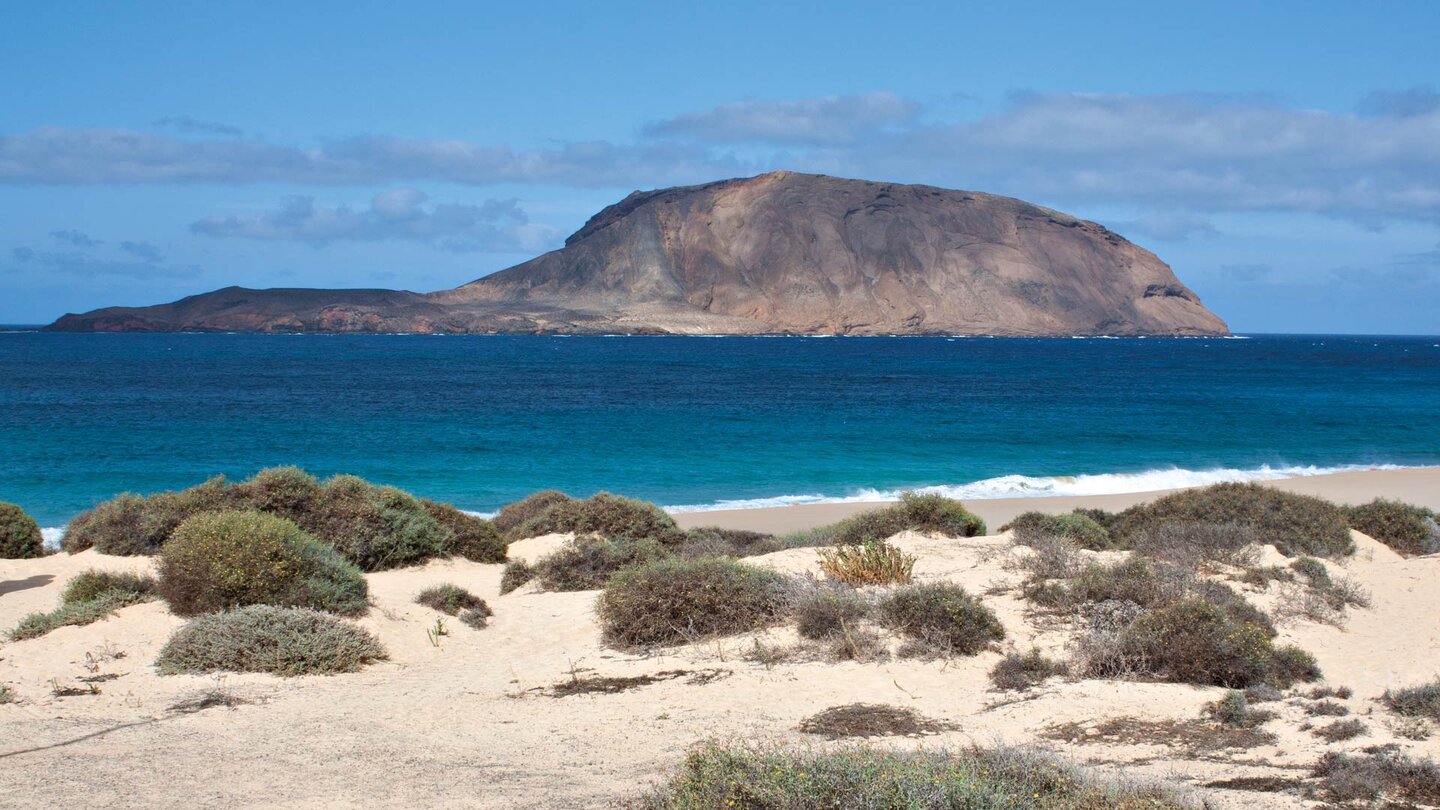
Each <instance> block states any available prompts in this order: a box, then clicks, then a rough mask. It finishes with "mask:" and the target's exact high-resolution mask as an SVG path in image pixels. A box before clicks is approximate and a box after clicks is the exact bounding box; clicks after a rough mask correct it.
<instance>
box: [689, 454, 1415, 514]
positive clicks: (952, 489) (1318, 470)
mask: <svg viewBox="0 0 1440 810" xmlns="http://www.w3.org/2000/svg"><path fill="white" fill-rule="evenodd" d="M1399 469H1403V467H1401V466H1400V465H1397V464H1347V465H1342V466H1336V467H1317V466H1314V465H1305V466H1282V467H1271V466H1269V465H1266V466H1263V467H1257V468H1254V469H1248V470H1241V469H1236V468H1232V467H1219V468H1216V469H1211V470H1183V469H1180V468H1178V467H1172V468H1170V469H1164V470H1147V471H1145V472H1138V473H1101V474H1096V475H1061V476H1048V477H1035V476H1029V475H1002V476H999V477H998V478H986V479H984V480H982V481H974V482H971V483H969V484H945V485H940V486H930V487H914V488H913V489H910V490H904V489H884V490H882V489H871V488H866V489H858V490H855V491H853V492H851V493H850V494H847V495H838V496H836V495H822V494H818V493H816V494H808V495H777V496H775V497H772V498H750V499H741V500H725V501H716V502H714V503H707V504H681V505H679V506H667V507H665V510H666V511H668V512H713V511H716V510H720V509H766V508H770V507H776V506H795V505H797V504H815V503H867V502H875V501H898V500H899V499H900V494H901V493H902V492H906V491H913V492H924V493H936V494H940V495H944V496H945V497H947V498H960V499H965V500H985V499H988V498H1043V497H1049V496H1067V495H1068V496H1082V495H1118V494H1124V493H1132V492H1155V491H1158V490H1166V489H1180V488H1183V487H1202V486H1209V485H1211V484H1223V483H1232V482H1243V481H1275V480H1278V479H1281V478H1305V477H1308V476H1312V475H1329V474H1331V473H1340V472H1355V471H1360V470H1399Z"/></svg>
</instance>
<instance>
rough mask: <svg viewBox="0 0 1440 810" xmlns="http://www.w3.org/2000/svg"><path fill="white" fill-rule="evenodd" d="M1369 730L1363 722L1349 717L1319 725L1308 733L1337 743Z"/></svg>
mask: <svg viewBox="0 0 1440 810" xmlns="http://www.w3.org/2000/svg"><path fill="white" fill-rule="evenodd" d="M1369 730H1370V729H1368V728H1366V726H1365V724H1364V723H1362V722H1360V721H1359V720H1356V719H1354V718H1351V719H1349V720H1336V721H1335V722H1333V723H1331V724H1330V725H1328V726H1321V727H1319V728H1317V729H1314V730H1313V731H1311V732H1310V733H1311V734H1314V735H1315V736H1316V737H1319V738H1320V739H1322V740H1324V741H1325V742H1329V743H1337V742H1344V741H1345V740H1353V739H1355V738H1356V737H1359V736H1360V735H1362V734H1364V733H1365V732H1367V731H1369Z"/></svg>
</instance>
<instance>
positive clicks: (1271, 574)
mask: <svg viewBox="0 0 1440 810" xmlns="http://www.w3.org/2000/svg"><path fill="white" fill-rule="evenodd" d="M1236 579H1237V580H1238V581H1240V582H1243V583H1245V584H1246V585H1253V586H1255V587H1257V588H1260V589H1262V590H1263V589H1267V588H1269V587H1270V583H1272V582H1294V581H1295V575H1294V574H1292V573H1290V572H1289V571H1288V570H1286V569H1285V568H1283V567H1281V566H1278V565H1262V566H1256V567H1253V568H1247V569H1246V570H1245V571H1244V573H1242V574H1240V576H1239V577H1236Z"/></svg>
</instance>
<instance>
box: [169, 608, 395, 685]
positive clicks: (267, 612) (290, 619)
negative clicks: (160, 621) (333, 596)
mask: <svg viewBox="0 0 1440 810" xmlns="http://www.w3.org/2000/svg"><path fill="white" fill-rule="evenodd" d="M386 657H387V656H386V653H385V649H384V648H383V647H381V646H380V642H379V641H377V640H376V639H375V637H374V636H372V635H370V634H369V633H368V632H366V631H365V630H364V629H363V628H361V627H360V626H359V625H357V624H354V623H353V622H349V621H346V620H344V619H340V618H337V617H335V616H332V615H330V614H328V613H322V612H320V611H316V610H307V609H304V608H281V607H273V606H270V605H251V606H249V607H243V608H239V609H237V610H232V611H228V612H225V613H211V614H207V615H205V616H200V617H199V618H196V619H192V620H191V621H190V623H189V624H186V625H185V626H184V627H182V628H180V629H179V630H177V631H175V634H174V635H173V636H171V637H170V640H169V641H168V642H166V644H165V646H164V648H162V649H161V650H160V656H159V658H157V659H156V661H155V669H156V671H158V672H159V673H160V674H161V675H180V674H188V675H201V674H206V673H210V672H268V673H271V674H273V675H286V676H294V675H330V674H334V673H340V672H356V671H359V669H360V668H361V667H362V666H364V665H366V664H369V663H372V662H374V661H382V660H385V658H386Z"/></svg>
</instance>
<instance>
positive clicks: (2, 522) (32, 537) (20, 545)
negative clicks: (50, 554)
mask: <svg viewBox="0 0 1440 810" xmlns="http://www.w3.org/2000/svg"><path fill="white" fill-rule="evenodd" d="M43 556H45V540H44V537H43V536H42V535H41V534H40V524H39V523H36V522H35V518H32V517H30V516H29V515H27V514H25V510H24V509H21V508H20V507H19V506H16V505H15V504H13V503H6V502H4V501H0V559H6V560H28V559H32V558H34V557H43Z"/></svg>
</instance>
